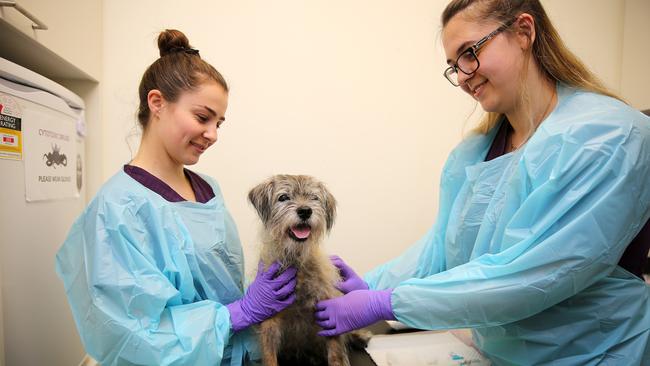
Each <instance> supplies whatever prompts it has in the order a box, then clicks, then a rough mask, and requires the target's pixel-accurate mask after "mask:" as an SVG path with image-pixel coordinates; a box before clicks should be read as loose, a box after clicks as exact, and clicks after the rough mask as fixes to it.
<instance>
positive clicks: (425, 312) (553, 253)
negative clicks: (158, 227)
mask: <svg viewBox="0 0 650 366" xmlns="http://www.w3.org/2000/svg"><path fill="white" fill-rule="evenodd" d="M442 25H443V30H442V42H443V46H444V49H445V53H446V55H447V63H448V66H449V67H448V68H447V69H446V71H445V72H444V75H445V77H446V78H447V79H448V80H449V81H450V82H451V84H453V85H454V86H457V87H460V88H461V89H462V90H463V91H465V92H466V93H468V94H470V95H471V96H472V97H473V98H474V99H475V100H476V101H477V102H478V103H480V104H481V106H482V107H483V109H484V110H485V112H487V113H486V115H485V117H484V118H483V120H482V121H481V123H480V125H479V127H478V129H477V131H476V133H474V134H473V135H472V136H470V137H468V138H466V139H465V140H464V141H462V142H461V143H460V144H459V145H458V146H457V147H456V148H455V149H454V150H453V152H452V153H451V155H450V156H449V159H448V161H447V163H446V165H445V167H444V170H443V175H442V179H441V196H440V207H439V211H438V215H437V219H436V220H437V221H436V222H435V224H434V226H433V227H432V229H431V230H430V231H429V232H428V233H427V234H426V235H425V236H424V237H423V238H422V239H421V240H420V241H419V242H417V243H416V244H415V245H414V246H412V247H411V248H410V249H408V250H407V251H406V252H405V253H404V254H402V255H401V256H400V257H398V258H396V259H393V260H392V261H390V262H388V263H386V264H384V265H382V266H379V267H377V268H376V269H374V270H372V271H371V272H369V273H368V274H366V275H365V277H364V278H363V279H361V278H360V277H359V276H357V275H356V274H355V273H354V271H353V270H352V269H351V268H350V267H349V266H347V265H346V264H345V263H344V262H343V261H342V260H341V259H340V258H333V262H334V263H335V265H337V267H339V268H340V270H341V275H342V278H343V282H342V283H341V285H340V288H341V290H342V291H343V292H344V293H346V295H344V296H342V297H340V298H337V299H330V300H326V301H323V302H320V303H319V304H318V305H317V310H316V313H315V316H316V319H317V321H318V323H319V324H320V325H321V326H322V327H323V331H322V332H321V334H322V335H325V336H329V335H334V334H339V333H342V332H346V331H349V330H350V329H355V328H360V327H363V326H366V325H369V324H372V323H374V322H375V321H378V320H381V319H397V320H399V321H401V322H403V323H405V324H406V325H409V326H412V327H414V328H420V329H453V328H472V329H473V337H474V341H475V343H476V345H477V346H478V348H479V349H480V350H481V351H482V352H483V353H484V354H485V355H486V356H487V357H489V358H490V359H491V360H492V361H493V362H494V363H495V364H499V365H532V364H535V365H537V364H554V365H595V364H616V365H650V287H648V286H647V285H646V284H645V282H644V281H643V280H642V273H641V272H642V267H643V264H644V263H645V261H646V258H647V253H648V247H649V246H650V224H648V219H649V218H650V119H649V118H647V117H646V116H643V115H642V114H641V113H639V112H637V111H635V110H633V109H632V108H631V107H629V106H627V105H626V104H625V103H624V102H622V101H621V100H619V99H618V98H617V97H616V96H615V95H613V94H612V93H611V92H609V91H607V90H606V88H605V87H604V86H603V85H602V84H601V83H600V81H598V79H597V78H596V77H595V76H594V75H593V74H592V73H591V72H590V71H589V70H587V68H586V67H585V66H584V65H583V64H582V63H581V62H580V61H579V60H578V59H577V58H576V57H575V56H574V55H573V54H572V53H571V52H570V51H569V50H567V49H566V47H565V46H564V44H563V42H562V41H561V39H560V38H559V36H558V34H557V32H556V30H555V29H554V27H553V25H552V24H551V22H550V21H549V19H548V17H547V15H546V13H545V11H544V9H543V8H542V6H541V4H540V3H539V1H538V0H453V1H452V2H451V3H450V4H449V5H448V6H447V8H446V9H445V11H444V12H443V14H442Z"/></svg>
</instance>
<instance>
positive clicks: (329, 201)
mask: <svg viewBox="0 0 650 366" xmlns="http://www.w3.org/2000/svg"><path fill="white" fill-rule="evenodd" d="M323 191H325V222H326V225H327V231H330V230H331V229H332V226H334V219H335V218H336V199H335V198H334V195H332V194H331V193H330V191H329V190H328V189H327V188H326V187H325V186H323Z"/></svg>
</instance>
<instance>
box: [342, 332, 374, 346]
mask: <svg viewBox="0 0 650 366" xmlns="http://www.w3.org/2000/svg"><path fill="white" fill-rule="evenodd" d="M372 336H373V334H372V332H371V331H369V330H365V329H359V330H355V331H352V332H350V333H348V345H350V347H352V348H354V349H364V348H366V347H367V346H368V342H370V338H372Z"/></svg>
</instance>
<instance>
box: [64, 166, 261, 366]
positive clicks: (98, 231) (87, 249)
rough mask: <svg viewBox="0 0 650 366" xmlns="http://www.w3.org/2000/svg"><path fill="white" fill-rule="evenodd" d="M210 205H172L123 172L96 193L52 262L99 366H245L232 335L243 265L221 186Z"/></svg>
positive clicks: (247, 337) (242, 342)
mask: <svg viewBox="0 0 650 366" xmlns="http://www.w3.org/2000/svg"><path fill="white" fill-rule="evenodd" d="M204 179H206V181H208V182H209V183H210V185H211V186H212V189H213V191H214V193H215V197H214V198H212V199H211V200H210V201H209V202H207V203H205V204H203V203H195V202H168V201H166V200H165V199H163V198H162V197H161V196H159V195H158V194H157V193H154V192H153V191H151V190H149V189H148V188H146V187H144V186H143V185H141V184H140V183H138V182H137V181H135V180H134V179H132V178H131V177H130V176H128V175H127V174H126V173H124V172H123V171H120V172H118V173H117V174H116V175H115V176H113V177H112V178H111V179H110V180H109V181H108V182H107V183H106V184H105V185H104V186H103V187H102V188H101V190H100V191H99V193H98V194H97V196H96V197H95V198H94V199H93V200H92V202H91V203H90V204H89V205H88V207H87V208H86V209H85V211H84V212H83V213H82V215H81V216H80V217H79V218H78V219H77V221H76V222H75V223H74V225H73V226H72V228H71V230H70V233H69V234H68V237H67V239H66V241H65V242H64V243H63V246H62V247H61V248H60V250H59V252H58V253H57V256H56V269H57V273H58V275H59V276H60V277H61V279H62V280H63V282H64V286H65V290H66V294H67V296H68V300H69V302H70V306H71V308H72V314H73V316H74V319H75V322H76V325H77V329H78V331H79V334H80V336H81V340H82V342H83V345H84V347H85V349H86V351H87V352H88V353H89V354H90V355H91V356H92V357H93V358H95V359H96V360H97V361H99V363H100V364H101V365H102V366H110V365H193V366H200V365H219V364H221V365H241V364H242V363H243V362H244V359H246V358H257V357H258V356H259V351H258V349H257V344H256V343H255V342H254V339H253V338H252V335H251V333H250V332H249V331H243V332H238V333H236V334H233V333H232V331H231V329H230V314H229V312H228V309H227V308H226V307H225V304H228V303H230V302H233V301H235V300H237V299H239V298H241V297H242V296H243V270H244V268H243V256H242V248H241V244H240V241H239V236H238V234H237V229H236V227H235V223H234V222H233V220H232V218H231V216H230V214H229V213H228V211H227V210H226V208H225V206H224V201H223V197H222V195H221V191H220V190H219V187H218V185H217V184H216V183H215V182H214V181H212V180H211V179H210V178H208V177H204Z"/></svg>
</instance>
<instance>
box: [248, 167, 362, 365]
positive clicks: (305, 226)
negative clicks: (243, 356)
mask: <svg viewBox="0 0 650 366" xmlns="http://www.w3.org/2000/svg"><path fill="white" fill-rule="evenodd" d="M248 199H249V201H250V202H251V203H252V204H253V206H254V207H255V209H256V210H257V213H258V214H259V216H260V218H261V219H262V223H263V224H264V226H263V230H262V233H261V236H262V251H261V258H260V259H261V260H262V261H263V263H264V265H265V268H268V266H270V265H271V264H272V263H273V262H275V261H278V262H280V264H281V265H282V267H283V268H286V267H295V268H297V269H298V272H297V277H296V278H297V284H296V290H295V294H296V301H295V302H294V303H293V304H292V305H291V306H289V307H288V308H286V309H285V310H283V311H281V312H280V313H278V314H277V315H276V316H274V317H272V318H270V319H268V320H266V321H264V322H262V324H261V325H260V329H259V330H260V332H259V336H260V344H261V346H262V354H263V361H264V365H266V366H276V365H278V363H279V364H281V365H330V366H348V365H349V361H348V352H347V343H348V340H350V341H351V342H353V343H354V344H355V345H356V346H364V345H365V343H367V341H368V338H369V335H370V334H369V333H368V332H354V333H348V334H343V335H341V336H337V337H321V336H318V335H317V334H316V333H317V332H318V331H319V330H320V327H318V325H317V324H316V322H315V320H314V308H315V304H316V303H317V302H318V301H320V300H324V299H329V298H333V297H337V296H341V292H339V291H338V290H337V289H336V287H335V284H336V283H337V281H339V273H338V270H337V269H336V267H334V265H332V263H331V262H330V260H329V258H328V257H327V256H326V255H325V254H324V253H323V252H322V251H321V248H320V243H321V242H322V239H323V238H324V237H325V235H326V234H327V233H328V232H329V230H330V229H331V228H332V225H333V224H334V217H335V216H336V200H335V199H334V196H332V194H331V193H330V192H329V191H328V190H327V188H325V185H323V183H321V182H319V181H317V180H316V179H314V178H312V177H309V176H306V175H276V176H273V177H271V178H269V179H267V180H266V181H264V182H262V183H261V184H259V185H258V186H256V187H255V188H253V189H252V190H251V191H250V193H249V194H248ZM351 336H352V337H353V339H348V338H349V337H351Z"/></svg>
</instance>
